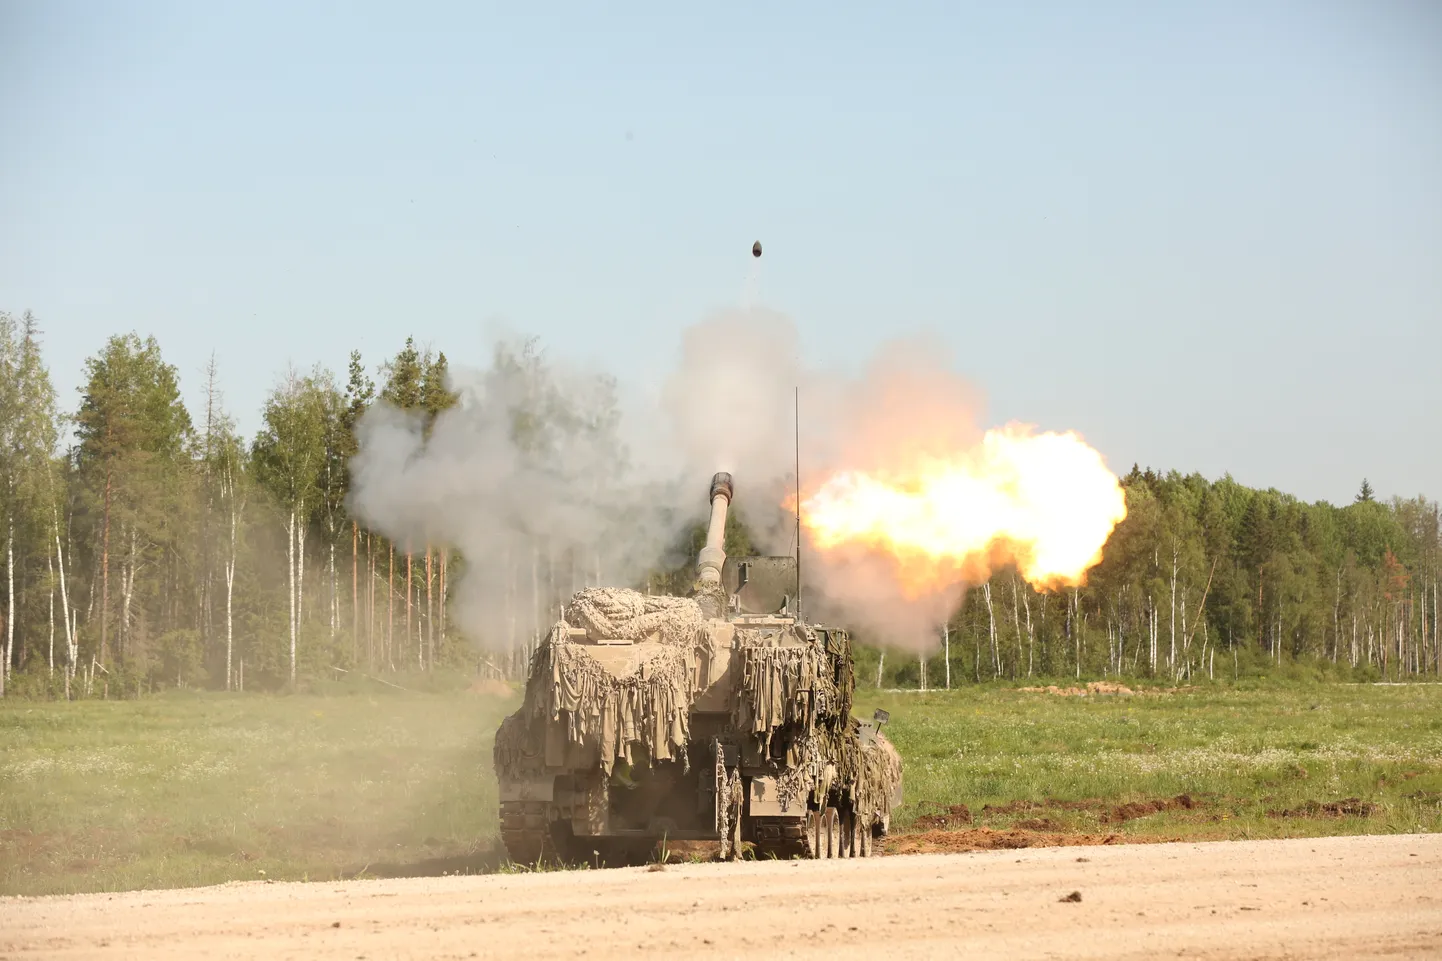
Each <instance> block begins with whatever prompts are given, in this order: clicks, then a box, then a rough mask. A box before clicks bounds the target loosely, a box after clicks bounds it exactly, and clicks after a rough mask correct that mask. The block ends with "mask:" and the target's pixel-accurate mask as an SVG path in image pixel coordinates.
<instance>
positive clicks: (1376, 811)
mask: <svg viewBox="0 0 1442 961" xmlns="http://www.w3.org/2000/svg"><path fill="white" fill-rule="evenodd" d="M334 691H335V693H333V694H332V695H331V696H321V695H300V696H294V697H268V696H256V695H245V696H230V695H220V694H174V695H168V696H163V697H155V698H148V699H143V700H139V701H84V702H75V703H42V702H4V703H0V893H6V894H42V893H53V892H69V891H94V890H121V889H132V888H147V887H173V886H184V885H198V884H209V883H216V882H221V881H227V880H234V879H242V880H254V879H260V878H270V879H276V880H282V879H305V878H309V879H311V880H322V879H330V878H336V877H349V876H354V875H356V874H357V873H360V872H362V871H364V872H365V873H366V874H370V875H396V874H440V873H445V872H452V873H454V872H478V871H485V870H493V869H495V868H496V867H497V866H498V860H497V856H496V854H495V851H494V839H495V830H496V814H497V804H496V788H495V779H494V777H493V776H492V774H491V770H490V755H491V739H492V736H493V734H494V732H495V729H496V725H497V724H498V723H499V722H500V719H501V717H502V716H503V715H504V714H505V713H507V712H508V711H509V710H511V709H513V707H514V706H515V703H516V699H515V698H514V697H512V698H509V699H498V698H493V697H485V696H480V695H475V694H468V693H464V692H461V691H458V690H451V691H449V692H442V693H431V694H410V693H400V692H396V691H393V690H389V689H379V688H377V689H375V690H374V691H367V692H365V693H360V692H359V691H360V689H359V688H355V689H349V691H347V689H345V688H336V689H334ZM858 693H859V697H858V704H857V713H858V715H860V716H868V715H869V714H870V713H871V711H872V709H873V708H875V707H878V706H880V707H885V708H886V709H887V710H889V711H890V712H891V716H892V721H891V723H890V724H889V725H888V727H887V733H888V734H889V735H890V736H891V737H892V739H893V740H894V741H895V743H896V744H897V746H898V748H899V749H900V750H901V752H902V755H903V758H904V761H905V777H906V801H907V803H906V805H905V806H904V807H903V808H902V810H901V811H900V812H898V815H897V818H896V821H895V826H896V827H897V828H898V829H900V830H903V831H905V830H908V829H912V828H917V827H924V826H926V825H927V822H926V820H925V819H924V816H925V815H927V814H928V813H935V812H936V811H937V809H938V807H950V806H952V805H959V804H965V805H967V806H968V807H969V809H970V811H971V812H972V814H973V815H974V816H975V818H976V822H975V823H976V824H979V825H981V826H986V827H995V828H999V829H1007V828H1015V827H1022V828H1027V827H1028V826H1030V827H1031V829H1033V830H1046V831H1065V832H1077V833H1091V832H1100V833H1109V834H1111V833H1115V834H1124V835H1130V836H1133V837H1136V838H1149V837H1229V838H1248V837H1274V836H1285V835H1293V836H1295V835H1309V834H1330V833H1362V832H1400V831H1439V830H1442V685H1433V686H1426V685H1417V686H1407V687H1384V686H1374V685H1350V684H1349V685H1342V684H1337V685H1313V686H1301V685H1291V686H1287V685H1273V686H1269V687H1261V688H1257V689H1251V690H1246V689H1238V688H1233V687H1204V688H1200V689H1197V690H1193V691H1184V692H1180V693H1159V694H1137V695H1135V696H1089V697H1058V696H1054V695H1049V694H1038V693H1025V692H1021V691H1018V690H1015V689H1013V688H1009V687H1004V686H988V687H982V688H976V687H968V688H964V689H960V690H957V691H953V692H934V693H927V694H885V693H881V694H878V693H877V692H874V691H862V692H858ZM1179 794H1187V795H1189V796H1190V797H1191V798H1192V799H1193V800H1194V801H1195V802H1196V803H1195V805H1194V806H1193V807H1192V808H1191V809H1175V810H1167V811H1161V812H1158V813H1155V814H1150V815H1146V816H1141V817H1134V818H1131V819H1126V820H1119V819H1117V818H1116V817H1115V807H1116V806H1118V805H1121V804H1124V803H1127V802H1145V801H1150V800H1154V799H1161V798H1171V797H1174V796H1176V795H1179ZM1344 798H1358V799H1360V800H1361V801H1362V802H1364V803H1366V804H1369V805H1372V807H1371V809H1370V813H1369V814H1368V815H1367V816H1359V815H1355V814H1354V815H1346V814H1344V815H1342V816H1337V817H1332V816H1324V815H1325V814H1326V812H1325V811H1321V810H1318V809H1317V808H1315V807H1309V803H1315V804H1318V805H1320V804H1325V803H1327V802H1331V801H1337V800H1341V799H1344ZM1018 801H1025V802H1035V804H1036V805H1037V806H1035V807H1030V808H1028V807H1027V806H1026V805H1017V804H1016V803H1014V802H1018ZM1061 802H1085V803H1071V804H1064V803H1061ZM988 805H990V806H991V808H992V810H990V811H984V810H983V809H984V808H985V807H986V806H988ZM1003 805H1010V807H1008V808H1006V809H1005V810H1001V811H998V810H996V809H997V808H999V807H1001V806H1003ZM1281 811H1292V812H1294V813H1293V814H1292V815H1290V816H1276V812H1281ZM1269 812H1272V813H1269ZM1297 812H1301V813H1300V815H1299V814H1298V813H1297ZM919 817H922V820H921V821H920V822H918V818H919ZM952 823H953V824H954V823H955V819H954V818H953V819H952Z"/></svg>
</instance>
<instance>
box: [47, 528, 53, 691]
mask: <svg viewBox="0 0 1442 961" xmlns="http://www.w3.org/2000/svg"><path fill="white" fill-rule="evenodd" d="M45 569H46V571H48V572H49V574H50V676H51V677H54V676H55V558H53V557H51V556H50V552H49V551H46V552H45Z"/></svg>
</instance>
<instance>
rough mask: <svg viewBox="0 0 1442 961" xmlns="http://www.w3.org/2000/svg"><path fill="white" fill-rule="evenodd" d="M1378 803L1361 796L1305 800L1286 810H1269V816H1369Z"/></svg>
mask: <svg viewBox="0 0 1442 961" xmlns="http://www.w3.org/2000/svg"><path fill="white" fill-rule="evenodd" d="M1376 810H1377V805H1375V804H1373V803H1372V802H1371V801H1364V800H1362V799H1361V798H1355V797H1349V798H1343V799H1342V800H1340V801H1327V802H1326V803H1322V802H1320V801H1305V802H1303V803H1302V804H1301V805H1300V806H1298V807H1294V808H1289V809H1287V810H1284V811H1268V812H1267V817H1269V818H1342V817H1357V818H1369V817H1371V816H1372V814H1373V812H1374V811H1376Z"/></svg>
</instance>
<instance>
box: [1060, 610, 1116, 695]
mask: <svg viewBox="0 0 1442 961" xmlns="http://www.w3.org/2000/svg"><path fill="white" fill-rule="evenodd" d="M1080 607H1081V593H1080V591H1079V590H1078V589H1077V588H1075V587H1074V588H1072V592H1071V607H1070V608H1069V609H1068V611H1067V624H1068V625H1070V626H1069V628H1068V630H1070V631H1071V632H1072V642H1073V643H1074V644H1075V645H1076V676H1077V678H1078V679H1080V678H1081V631H1080V630H1078V629H1077V625H1076V610H1077V609H1078V608H1080ZM1117 631H1118V633H1120V631H1121V627H1120V626H1118V627H1117ZM1117 673H1118V674H1120V673H1121V670H1120V669H1118V671H1117Z"/></svg>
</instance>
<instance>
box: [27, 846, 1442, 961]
mask: <svg viewBox="0 0 1442 961" xmlns="http://www.w3.org/2000/svg"><path fill="white" fill-rule="evenodd" d="M1073 891H1076V892H1079V893H1080V897H1081V900H1080V901H1079V902H1078V901H1068V900H1064V899H1065V898H1066V897H1067V896H1068V895H1070V894H1071V892H1073ZM786 932H804V934H802V935H799V936H798V935H791V936H790V940H787V935H786ZM963 954H964V955H965V956H967V957H1006V958H1155V957H1162V956H1165V957H1187V958H1229V959H1230V958H1309V959H1310V958H1368V957H1387V958H1439V957H1442V835H1404V836H1385V837H1354V838H1329V839H1322V840H1300V841H1255V842H1251V841H1249V842H1230V843H1226V842H1224V843H1213V844H1152V845H1132V846H1125V847H1092V848H1052V849H1031V850H1024V851H988V852H981V853H976V854H947V855H917V856H908V857H889V858H879V859H873V860H864V861H811V862H804V863H798V862H771V863H745V864H696V865H685V866H675V865H673V866H671V867H668V868H666V869H665V870H664V871H649V870H647V869H645V868H629V869H624V870H615V871H597V872H586V871H581V872H564V873H549V874H533V875H493V876H489V877H470V878H459V877H450V878H422V879H409V880H388V881H351V882H344V883H336V882H331V883H312V884H265V883H245V884H232V885H225V886H222V887H214V888H201V889H193V890H178V891H150V892H134V893H127V894H115V895H105V894H99V895H79V896H73V897H55V898H8V899H0V958H6V959H17V958H33V957H53V958H90V957H100V958H147V959H149V958H154V959H179V958H186V959H190V958H204V959H210V961H220V959H229V958H266V959H272V958H274V959H280V958H308V959H332V958H334V959H346V961H350V959H360V958H365V959H381V958H522V957H524V958H577V957H584V958H593V959H594V958H599V959H606V958H639V957H683V956H684V957H696V958H711V957H714V958H747V959H752V961H754V959H756V958H773V957H790V958H837V957H866V958H872V959H880V958H943V957H959V956H962V955H963Z"/></svg>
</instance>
